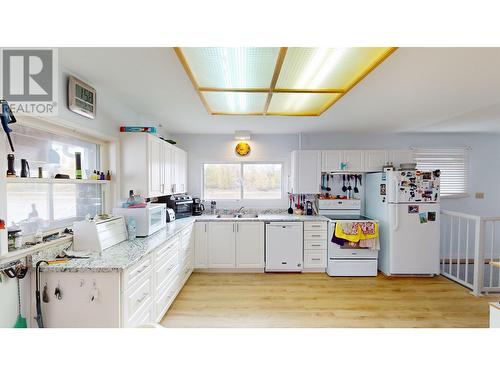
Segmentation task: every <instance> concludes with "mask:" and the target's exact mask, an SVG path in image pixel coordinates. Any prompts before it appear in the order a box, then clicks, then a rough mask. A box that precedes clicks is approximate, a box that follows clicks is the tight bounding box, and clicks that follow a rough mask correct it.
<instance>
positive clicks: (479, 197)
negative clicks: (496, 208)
mask: <svg viewBox="0 0 500 375" xmlns="http://www.w3.org/2000/svg"><path fill="white" fill-rule="evenodd" d="M475 196H476V199H484V193H483V192H476V195H475Z"/></svg>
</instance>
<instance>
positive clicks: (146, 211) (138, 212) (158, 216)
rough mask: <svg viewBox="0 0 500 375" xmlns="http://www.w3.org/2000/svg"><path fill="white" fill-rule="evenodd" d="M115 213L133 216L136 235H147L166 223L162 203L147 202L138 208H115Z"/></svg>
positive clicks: (165, 212) (165, 210) (164, 208)
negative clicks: (144, 205)
mask: <svg viewBox="0 0 500 375" xmlns="http://www.w3.org/2000/svg"><path fill="white" fill-rule="evenodd" d="M113 213H114V214H115V215H122V216H125V217H134V218H135V222H136V235H137V237H147V236H150V235H152V234H153V233H155V232H157V231H159V230H160V229H162V228H165V226H166V225H167V206H166V204H164V203H148V205H147V206H146V207H140V208H121V207H120V208H115V209H114V210H113Z"/></svg>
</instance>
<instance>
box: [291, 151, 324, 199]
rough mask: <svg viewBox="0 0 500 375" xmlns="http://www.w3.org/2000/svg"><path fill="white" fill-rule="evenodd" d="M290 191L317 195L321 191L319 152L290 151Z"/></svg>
mask: <svg viewBox="0 0 500 375" xmlns="http://www.w3.org/2000/svg"><path fill="white" fill-rule="evenodd" d="M291 191H292V193H294V194H317V193H320V191H321V151H315V150H297V151H292V163H291Z"/></svg>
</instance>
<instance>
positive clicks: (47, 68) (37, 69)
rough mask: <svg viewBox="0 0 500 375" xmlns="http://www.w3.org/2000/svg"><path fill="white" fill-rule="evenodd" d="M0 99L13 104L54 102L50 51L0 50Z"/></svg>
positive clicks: (51, 51)
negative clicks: (1, 67) (0, 67)
mask: <svg viewBox="0 0 500 375" xmlns="http://www.w3.org/2000/svg"><path fill="white" fill-rule="evenodd" d="M2 55H3V56H2V66H3V69H2V92H3V97H4V98H5V99H6V100H8V101H13V102H52V101H54V100H55V99H56V98H54V95H53V94H54V87H53V84H54V79H53V78H54V77H53V63H54V61H53V50H52V49H30V50H28V49H26V50H25V49H4V50H3V54H2Z"/></svg>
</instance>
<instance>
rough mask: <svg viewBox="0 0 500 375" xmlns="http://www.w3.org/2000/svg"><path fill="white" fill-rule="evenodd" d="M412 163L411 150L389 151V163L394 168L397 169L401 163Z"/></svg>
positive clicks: (413, 159)
mask: <svg viewBox="0 0 500 375" xmlns="http://www.w3.org/2000/svg"><path fill="white" fill-rule="evenodd" d="M414 161H415V157H414V156H413V150H410V149H403V150H390V151H389V162H391V163H392V165H394V167H396V168H399V164H401V163H413V162H414Z"/></svg>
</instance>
